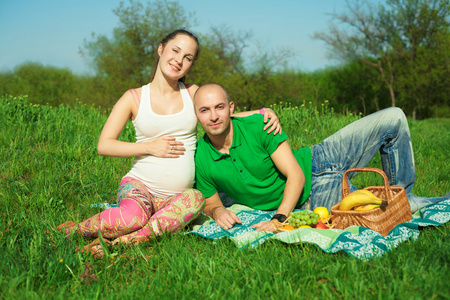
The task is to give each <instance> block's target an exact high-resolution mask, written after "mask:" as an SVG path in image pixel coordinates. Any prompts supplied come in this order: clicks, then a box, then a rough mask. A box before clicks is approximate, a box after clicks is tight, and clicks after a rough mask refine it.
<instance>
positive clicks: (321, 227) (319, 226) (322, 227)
mask: <svg viewBox="0 0 450 300" xmlns="http://www.w3.org/2000/svg"><path fill="white" fill-rule="evenodd" d="M314 228H317V229H328V227H327V225H325V224H323V223H322V222H317V224H316V226H315V227H314Z"/></svg>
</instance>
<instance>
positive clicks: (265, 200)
mask: <svg viewBox="0 0 450 300" xmlns="http://www.w3.org/2000/svg"><path fill="white" fill-rule="evenodd" d="M263 119H264V117H263V116H262V115H260V114H254V115H251V116H249V117H245V118H238V117H233V118H232V122H233V143H232V145H231V147H230V149H229V152H230V154H224V153H221V152H219V151H217V150H216V149H215V148H214V147H213V146H212V145H211V141H210V139H209V137H208V136H207V135H206V134H205V135H204V136H203V138H202V139H200V141H199V142H198V145H197V152H196V155H195V170H196V188H197V189H198V190H200V191H201V192H202V193H203V195H204V196H205V198H207V197H211V196H212V195H214V194H215V193H216V191H217V190H220V191H222V192H224V193H226V194H227V195H228V196H230V197H231V198H233V199H234V200H235V201H236V202H238V203H240V204H243V205H246V206H249V207H252V208H255V209H260V210H274V209H277V208H278V207H279V206H280V204H281V201H282V199H283V192H284V187H285V185H286V177H285V176H284V175H283V174H281V173H280V172H279V171H278V169H277V168H276V167H275V165H274V163H273V162H272V159H271V158H270V155H271V154H272V153H273V152H275V150H276V149H277V147H278V145H279V144H280V143H281V142H283V141H285V140H286V139H287V135H286V134H285V133H284V132H283V133H282V134H281V135H279V134H277V135H275V136H274V135H273V134H267V132H266V131H264V130H263V128H264V126H265V124H264V122H263ZM292 152H293V153H294V156H295V158H296V159H297V162H298V163H299V165H300V167H301V168H302V170H303V173H304V174H305V186H304V188H303V192H302V194H301V195H300V198H299V201H298V203H297V206H298V205H300V204H302V203H304V202H305V201H306V199H308V197H309V194H310V192H311V149H310V148H309V147H305V148H301V149H299V150H292Z"/></svg>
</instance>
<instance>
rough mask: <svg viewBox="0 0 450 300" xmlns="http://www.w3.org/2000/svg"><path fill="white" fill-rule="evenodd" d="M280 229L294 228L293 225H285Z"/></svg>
mask: <svg viewBox="0 0 450 300" xmlns="http://www.w3.org/2000/svg"><path fill="white" fill-rule="evenodd" d="M281 229H283V230H288V231H291V230H295V227H294V226H292V225H285V226H283V227H282V228H281Z"/></svg>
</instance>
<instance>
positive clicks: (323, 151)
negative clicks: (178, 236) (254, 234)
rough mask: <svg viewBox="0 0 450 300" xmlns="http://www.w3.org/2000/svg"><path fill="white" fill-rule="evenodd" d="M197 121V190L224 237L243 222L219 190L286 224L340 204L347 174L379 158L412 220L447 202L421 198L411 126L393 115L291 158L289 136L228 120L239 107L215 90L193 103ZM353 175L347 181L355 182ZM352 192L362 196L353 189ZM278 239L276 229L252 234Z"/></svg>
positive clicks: (256, 121) (377, 116) (200, 93)
mask: <svg viewBox="0 0 450 300" xmlns="http://www.w3.org/2000/svg"><path fill="white" fill-rule="evenodd" d="M194 107H195V112H196V115H197V119H198V121H199V122H200V124H201V126H202V127H203V129H204V130H205V132H206V134H205V136H204V137H203V138H202V139H201V140H199V142H198V145H197V152H196V157H195V166H196V187H197V189H198V190H200V191H201V192H202V193H203V195H204V196H205V198H206V205H205V208H204V213H205V214H206V215H208V216H210V217H212V218H213V219H214V220H215V221H216V223H217V224H218V225H219V226H221V227H222V228H224V229H230V228H232V227H233V226H234V225H235V224H236V223H241V220H239V218H238V217H237V216H236V215H235V214H234V213H233V212H232V211H230V210H228V209H226V208H225V207H224V205H223V204H222V201H221V200H220V197H219V194H218V190H220V191H222V192H224V193H226V194H227V195H228V196H230V197H231V198H232V199H234V200H235V201H236V202H237V203H240V204H243V205H246V206H249V207H251V208H254V209H259V210H275V211H276V212H275V215H274V217H273V219H275V220H278V221H280V222H283V221H284V220H286V218H287V216H288V215H289V213H290V212H292V210H293V209H294V208H296V207H297V208H303V209H314V208H315V207H319V206H324V207H327V208H328V209H330V208H331V206H333V205H334V204H336V203H337V202H339V201H341V199H342V179H343V174H344V172H345V171H346V170H348V169H350V168H364V167H365V166H366V165H367V164H368V163H369V162H370V160H371V159H372V158H373V157H374V156H375V155H376V154H377V152H379V153H380V154H381V161H382V168H383V171H384V172H385V173H386V175H387V177H388V180H389V184H390V185H391V186H401V187H403V188H405V191H406V194H407V196H408V200H409V203H410V205H411V211H412V212H415V211H416V210H418V209H419V208H422V207H424V206H426V205H429V204H432V203H437V202H440V201H442V200H445V199H448V198H449V195H448V194H447V195H446V196H444V197H435V198H427V197H417V196H416V195H414V194H412V193H411V190H412V188H413V185H414V180H415V174H416V173H415V167H414V156H413V151H412V144H411V137H410V133H409V127H408V122H407V120H406V116H405V115H404V113H403V111H402V110H401V109H399V108H396V107H390V108H386V109H384V110H381V111H378V112H376V113H373V114H371V115H369V116H367V117H364V118H362V119H360V120H358V121H355V122H353V123H352V124H349V125H347V126H346V127H344V128H342V129H341V130H339V131H338V132H336V133H335V134H333V135H332V136H330V137H328V138H326V139H325V140H324V141H323V142H321V143H320V144H316V145H313V146H311V147H304V148H301V149H299V150H292V149H291V148H290V147H289V144H288V142H287V141H286V140H287V135H286V134H285V133H282V134H281V135H280V134H277V135H271V134H267V133H265V132H264V131H263V130H261V129H262V127H263V126H264V122H262V121H261V120H262V118H263V117H262V116H261V115H258V114H255V115H252V116H249V117H243V118H239V117H231V113H232V111H233V110H234V103H233V102H230V101H229V99H228V94H227V92H226V90H225V89H224V88H223V87H222V86H220V85H217V84H207V85H204V86H202V87H200V88H199V89H198V90H197V92H196V94H195V95H194ZM355 175H356V173H354V172H353V173H349V175H348V179H349V180H350V179H351V178H352V177H353V176H355ZM349 186H350V189H351V190H352V191H353V190H356V189H357V188H356V187H355V186H353V185H352V184H351V183H350V182H349ZM251 227H252V228H256V230H265V231H274V230H275V228H274V226H273V225H272V222H271V221H266V222H261V223H258V224H255V225H253V226H251Z"/></svg>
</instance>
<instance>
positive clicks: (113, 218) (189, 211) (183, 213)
mask: <svg viewBox="0 0 450 300" xmlns="http://www.w3.org/2000/svg"><path fill="white" fill-rule="evenodd" d="M117 203H118V206H117V207H112V208H109V209H107V210H105V211H103V212H101V213H98V214H96V215H94V216H92V217H91V218H89V219H87V220H85V221H83V222H81V223H79V224H78V225H77V226H75V227H73V230H76V231H77V232H78V233H80V234H82V235H83V236H86V237H97V236H98V232H99V231H100V232H101V234H102V236H103V237H106V238H110V239H115V240H114V241H113V244H114V243H116V242H122V243H125V244H129V243H138V242H142V241H148V240H150V239H151V238H152V237H153V236H154V235H160V234H162V233H163V232H177V231H179V230H180V229H182V228H183V227H184V226H186V225H187V224H188V223H189V222H191V221H192V220H194V219H195V218H196V217H197V216H198V215H199V214H200V213H201V211H202V209H203V207H204V206H205V199H204V197H203V195H202V194H201V193H200V192H199V191H197V190H195V189H189V190H186V191H184V192H183V193H181V194H178V195H174V196H172V197H169V198H157V197H154V196H153V195H152V194H150V192H149V191H148V190H147V188H146V187H145V186H144V184H142V182H140V181H139V180H137V179H135V178H133V177H124V178H123V179H122V181H121V183H120V187H119V192H118V194H117Z"/></svg>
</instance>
